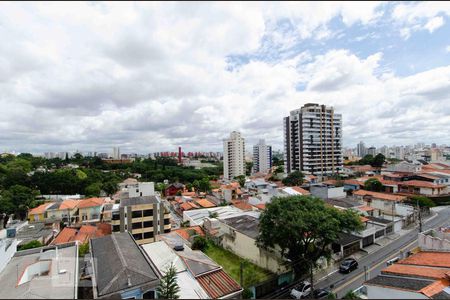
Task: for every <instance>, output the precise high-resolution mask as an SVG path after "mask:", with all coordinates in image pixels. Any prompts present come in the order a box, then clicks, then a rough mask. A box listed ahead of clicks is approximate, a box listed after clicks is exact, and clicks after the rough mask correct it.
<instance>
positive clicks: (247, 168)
mask: <svg viewBox="0 0 450 300" xmlns="http://www.w3.org/2000/svg"><path fill="white" fill-rule="evenodd" d="M252 168H253V162H251V161H246V162H245V175H247V176H250V175H251V174H252Z"/></svg>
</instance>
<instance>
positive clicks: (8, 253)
mask: <svg viewBox="0 0 450 300" xmlns="http://www.w3.org/2000/svg"><path fill="white" fill-rule="evenodd" d="M16 250H17V240H16V239H10V240H8V241H6V240H2V241H0V273H1V272H2V271H3V269H4V268H5V267H6V265H7V264H8V262H9V261H10V260H11V257H13V255H14V254H15V253H16Z"/></svg>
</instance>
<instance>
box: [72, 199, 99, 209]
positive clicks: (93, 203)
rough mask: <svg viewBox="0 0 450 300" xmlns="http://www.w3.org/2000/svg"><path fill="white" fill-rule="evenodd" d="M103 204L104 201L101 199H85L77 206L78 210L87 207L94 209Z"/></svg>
mask: <svg viewBox="0 0 450 300" xmlns="http://www.w3.org/2000/svg"><path fill="white" fill-rule="evenodd" d="M103 203H104V199H102V198H87V199H83V200H80V203H79V204H78V208H87V207H95V206H100V205H102V204H103Z"/></svg>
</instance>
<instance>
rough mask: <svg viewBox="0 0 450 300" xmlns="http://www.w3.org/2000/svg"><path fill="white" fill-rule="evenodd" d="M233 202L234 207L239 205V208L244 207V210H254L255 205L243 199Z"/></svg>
mask: <svg viewBox="0 0 450 300" xmlns="http://www.w3.org/2000/svg"><path fill="white" fill-rule="evenodd" d="M231 203H232V205H233V206H234V207H237V208H239V209H242V210H244V211H248V210H253V206H252V205H250V204H248V203H247V202H245V201H242V200H235V201H231Z"/></svg>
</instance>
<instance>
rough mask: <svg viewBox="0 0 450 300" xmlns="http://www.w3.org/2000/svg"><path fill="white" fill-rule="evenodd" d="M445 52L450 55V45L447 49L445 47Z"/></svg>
mask: <svg viewBox="0 0 450 300" xmlns="http://www.w3.org/2000/svg"><path fill="white" fill-rule="evenodd" d="M445 51H447V52H449V53H450V45H448V46H447V47H445Z"/></svg>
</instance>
